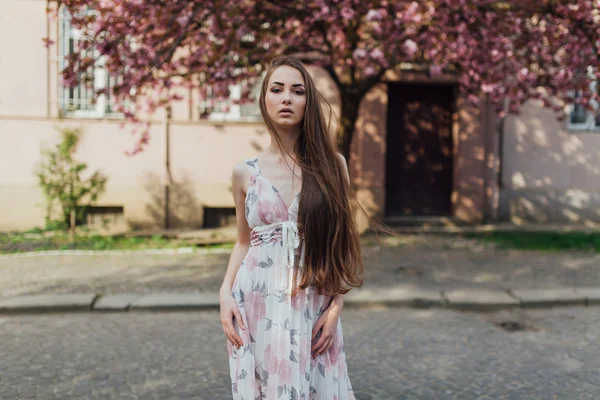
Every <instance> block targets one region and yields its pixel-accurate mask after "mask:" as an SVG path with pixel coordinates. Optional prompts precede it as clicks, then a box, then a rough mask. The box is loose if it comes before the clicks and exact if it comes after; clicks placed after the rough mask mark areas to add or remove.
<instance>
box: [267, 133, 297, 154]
mask: <svg viewBox="0 0 600 400" xmlns="http://www.w3.org/2000/svg"><path fill="white" fill-rule="evenodd" d="M277 133H278V134H279V137H280V138H281V144H282V145H283V149H280V148H279V145H278V143H277V140H276V139H275V138H271V144H270V145H269V146H268V147H267V149H266V150H267V152H269V153H271V154H276V155H279V156H282V157H285V156H286V155H287V154H290V155H292V157H293V156H294V155H295V145H296V142H297V141H298V138H299V137H300V129H299V128H297V127H294V128H292V129H280V128H278V129H277Z"/></svg>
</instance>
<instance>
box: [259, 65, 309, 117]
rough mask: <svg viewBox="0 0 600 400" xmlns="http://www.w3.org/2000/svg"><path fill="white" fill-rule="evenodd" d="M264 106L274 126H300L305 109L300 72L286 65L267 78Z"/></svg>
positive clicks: (304, 91)
mask: <svg viewBox="0 0 600 400" xmlns="http://www.w3.org/2000/svg"><path fill="white" fill-rule="evenodd" d="M265 105H266V107H267V113H268V114H269V118H270V119H271V121H273V123H274V124H275V125H276V126H281V127H286V128H287V127H293V126H297V125H299V124H301V123H302V120H303V119H304V111H305V109H306V87H305V86H304V78H303V77H302V74H301V73H300V71H298V70H297V69H295V68H292V67H288V66H287V65H282V66H281V67H277V69H275V70H274V71H273V73H272V74H271V77H270V78H269V83H268V86H267V92H266V93H265Z"/></svg>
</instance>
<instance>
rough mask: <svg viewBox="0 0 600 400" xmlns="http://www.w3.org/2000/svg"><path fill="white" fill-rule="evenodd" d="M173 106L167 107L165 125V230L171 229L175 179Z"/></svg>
mask: <svg viewBox="0 0 600 400" xmlns="http://www.w3.org/2000/svg"><path fill="white" fill-rule="evenodd" d="M170 148H171V105H168V106H167V121H166V123H165V172H166V175H167V180H166V182H165V229H169V228H170V218H169V208H170V204H169V203H170V199H169V197H170V189H171V183H172V182H173V177H172V176H171V156H170V154H171V149H170Z"/></svg>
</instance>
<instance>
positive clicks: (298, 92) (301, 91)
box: [296, 90, 304, 96]
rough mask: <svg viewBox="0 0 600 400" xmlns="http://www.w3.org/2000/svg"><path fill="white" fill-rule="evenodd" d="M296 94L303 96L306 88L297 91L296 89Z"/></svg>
mask: <svg viewBox="0 0 600 400" xmlns="http://www.w3.org/2000/svg"><path fill="white" fill-rule="evenodd" d="M296 94H297V95H298V96H303V95H304V90H297V91H296Z"/></svg>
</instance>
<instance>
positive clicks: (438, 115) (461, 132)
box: [0, 0, 600, 231]
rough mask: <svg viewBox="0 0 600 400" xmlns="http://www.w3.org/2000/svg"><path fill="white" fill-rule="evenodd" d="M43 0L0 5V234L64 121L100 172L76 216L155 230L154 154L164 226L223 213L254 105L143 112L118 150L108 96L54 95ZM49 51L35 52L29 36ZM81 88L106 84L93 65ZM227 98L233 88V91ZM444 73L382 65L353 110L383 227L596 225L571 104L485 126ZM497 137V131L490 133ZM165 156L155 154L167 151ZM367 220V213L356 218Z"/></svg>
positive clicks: (69, 42)
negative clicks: (101, 190) (140, 133)
mask: <svg viewBox="0 0 600 400" xmlns="http://www.w3.org/2000/svg"><path fill="white" fill-rule="evenodd" d="M48 4H50V6H52V3H47V2H46V1H44V0H4V1H2V2H0V76H1V77H2V79H0V215H1V218H0V231H6V230H22V229H29V228H32V227H35V226H39V227H42V226H43V225H44V221H45V216H46V213H47V207H46V204H45V200H44V197H43V195H42V192H41V190H40V188H39V187H38V185H37V180H36V176H35V170H36V168H37V165H38V164H39V162H40V160H41V154H40V151H41V149H42V148H44V146H52V145H53V144H55V143H56V142H57V140H58V139H59V130H60V129H61V128H65V127H71V128H81V129H82V131H83V132H84V136H83V140H82V142H81V145H80V146H79V148H78V151H77V155H76V156H77V158H78V159H79V160H81V161H84V162H86V163H87V164H88V166H89V168H90V170H100V171H101V172H102V173H104V174H105V175H107V176H108V183H107V191H106V193H105V194H104V195H103V196H102V197H101V198H100V199H99V200H98V202H97V203H96V204H95V205H94V207H93V208H92V209H91V210H90V214H89V217H88V219H87V221H88V223H92V224H96V223H97V221H109V222H110V223H111V224H113V225H114V226H117V227H118V228H119V229H140V228H161V227H164V225H165V215H164V209H165V204H164V203H165V185H166V183H167V173H166V166H165V165H166V162H167V155H168V160H169V164H170V171H171V175H172V179H173V184H172V185H171V186H170V191H169V203H170V207H169V209H170V210H171V214H170V215H169V219H168V223H169V227H171V228H189V229H195V228H201V227H207V226H218V225H222V224H225V223H227V222H228V221H229V222H230V221H231V217H232V212H233V199H232V196H231V171H232V167H233V165H234V164H235V163H236V162H238V161H240V160H242V159H245V158H249V157H252V156H254V155H256V154H257V153H258V152H260V151H261V150H262V149H263V148H265V147H266V146H267V145H268V143H269V139H270V138H269V134H268V131H267V130H266V128H265V127H264V125H263V123H262V122H261V121H260V118H259V114H258V112H257V107H256V106H252V105H250V106H244V107H241V106H235V105H233V104H231V105H224V106H223V107H222V108H221V109H217V110H216V111H217V112H214V113H213V114H212V115H211V119H209V120H203V119H201V115H202V113H203V110H204V104H203V103H202V102H200V101H199V99H198V98H196V96H195V95H194V93H184V95H185V99H184V101H181V102H179V103H177V104H174V105H173V109H172V118H171V119H170V120H167V119H166V117H165V114H166V113H164V112H158V113H156V114H155V115H154V116H153V120H152V125H151V127H150V134H151V141H150V144H149V145H148V146H147V148H146V149H145V151H143V152H142V153H140V154H138V155H135V156H128V155H127V154H126V152H127V151H128V150H131V149H132V148H133V146H134V143H135V137H133V136H132V135H131V134H130V130H131V128H130V127H128V126H125V127H121V126H120V125H121V122H122V119H121V118H120V116H119V115H118V113H116V112H114V110H113V109H112V107H111V101H110V99H109V98H100V99H96V100H97V101H95V102H94V101H92V98H93V96H92V93H91V92H90V91H87V90H86V89H85V88H84V87H81V88H75V89H63V88H61V87H60V84H59V72H60V69H61V67H62V62H63V61H62V60H63V56H64V54H65V53H66V52H68V51H71V50H72V48H73V46H74V43H76V40H77V32H74V31H73V30H72V29H70V27H69V24H68V20H67V19H65V18H59V19H58V20H56V19H53V18H51V17H49V16H48V15H47V13H46V7H47V6H48ZM44 37H50V38H52V39H53V40H54V41H55V42H56V45H55V46H53V47H51V48H49V49H47V48H46V47H45V46H44V45H43V42H42V38H44ZM310 71H311V74H312V75H313V77H314V78H315V80H316V82H317V86H318V87H319V90H320V91H321V92H322V93H323V94H324V95H325V97H326V98H327V99H328V100H329V101H330V102H331V103H332V105H333V106H334V110H336V112H337V113H338V115H339V109H340V107H339V105H340V97H339V93H338V92H337V90H336V89H335V85H334V84H333V82H332V81H331V80H330V79H329V77H328V75H327V74H326V72H325V71H323V70H321V69H318V68H310ZM93 77H94V85H95V86H96V87H105V86H110V85H111V84H114V82H111V81H110V79H108V78H107V75H106V74H105V73H104V71H102V69H101V68H98V69H97V70H95V71H94V75H93ZM232 93H233V96H236V95H237V94H236V91H235V90H233V92H232ZM457 93H458V91H457V80H456V78H454V77H452V76H444V75H443V76H441V77H439V78H435V79H432V78H430V77H428V76H426V75H425V74H419V73H415V72H406V73H402V74H400V75H395V74H392V73H389V74H388V75H386V76H385V79H384V81H383V82H382V83H380V84H378V85H377V86H375V87H374V88H373V89H372V90H371V91H370V92H369V93H368V94H367V96H366V98H365V99H364V100H363V102H362V103H361V105H360V113H359V118H358V121H357V123H356V132H355V136H354V140H353V145H352V156H351V165H350V168H351V176H352V181H353V186H354V188H355V190H356V193H357V196H358V199H359V201H360V202H361V204H362V205H363V207H364V209H365V210H366V211H367V213H368V215H369V216H375V217H378V218H380V219H382V220H384V221H386V222H388V223H390V224H394V223H405V222H412V221H415V219H416V220H417V221H420V222H425V223H427V221H436V222H440V221H441V222H444V221H445V222H448V223H461V222H462V223H482V222H485V221H489V220H495V219H500V220H512V221H514V222H522V221H538V222H573V223H596V222H599V221H600V212H598V209H599V208H598V204H599V203H600V195H599V193H600V179H598V173H599V168H600V167H599V165H600V163H599V161H600V135H598V133H600V120H596V119H594V118H593V115H589V114H587V113H585V112H583V113H582V111H581V110H579V109H576V110H573V114H572V118H569V120H567V121H564V122H559V121H557V120H556V118H555V117H554V115H553V114H552V113H551V112H550V111H547V110H543V109H542V108H541V107H540V106H539V105H537V104H536V103H535V102H531V103H528V104H527V106H526V107H525V109H524V112H523V113H522V114H521V115H520V116H518V117H509V118H507V119H506V121H505V123H504V124H503V129H502V131H500V130H499V129H498V127H499V124H498V121H497V120H496V119H495V116H494V114H493V113H492V112H491V109H490V108H489V107H487V106H485V102H484V103H483V104H484V105H483V106H482V107H481V108H480V109H473V108H470V107H469V106H467V105H465V103H464V102H463V101H462V99H461V98H460V97H459V96H458V94H457ZM500 132H501V133H500ZM167 150H168V151H167ZM360 221H361V226H362V227H363V228H364V227H366V226H368V221H369V218H368V217H361V218H360Z"/></svg>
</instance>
